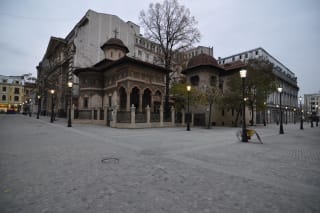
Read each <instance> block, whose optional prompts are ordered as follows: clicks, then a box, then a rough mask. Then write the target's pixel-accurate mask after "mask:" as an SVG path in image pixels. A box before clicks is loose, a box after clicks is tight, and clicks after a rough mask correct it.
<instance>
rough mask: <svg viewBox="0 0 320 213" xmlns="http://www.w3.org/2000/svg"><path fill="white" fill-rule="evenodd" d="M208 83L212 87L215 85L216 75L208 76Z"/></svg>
mask: <svg viewBox="0 0 320 213" xmlns="http://www.w3.org/2000/svg"><path fill="white" fill-rule="evenodd" d="M210 85H211V86H213V87H215V86H216V85H217V77H216V76H211V77H210Z"/></svg>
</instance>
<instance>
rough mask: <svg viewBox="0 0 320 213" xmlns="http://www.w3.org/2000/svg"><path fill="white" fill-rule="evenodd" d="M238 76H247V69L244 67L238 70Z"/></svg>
mask: <svg viewBox="0 0 320 213" xmlns="http://www.w3.org/2000/svg"><path fill="white" fill-rule="evenodd" d="M240 77H241V78H245V77H247V70H245V69H242V70H240Z"/></svg>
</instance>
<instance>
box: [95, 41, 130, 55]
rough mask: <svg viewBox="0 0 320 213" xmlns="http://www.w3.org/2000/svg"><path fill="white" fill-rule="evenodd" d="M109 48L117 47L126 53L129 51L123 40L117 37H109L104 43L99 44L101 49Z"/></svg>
mask: <svg viewBox="0 0 320 213" xmlns="http://www.w3.org/2000/svg"><path fill="white" fill-rule="evenodd" d="M110 48H119V49H121V50H124V51H125V52H126V53H128V52H129V49H128V47H127V46H126V45H124V44H123V42H122V41H121V40H120V39H118V38H110V39H109V40H108V41H107V42H106V43H104V44H103V45H102V46H101V49H103V50H104V49H110Z"/></svg>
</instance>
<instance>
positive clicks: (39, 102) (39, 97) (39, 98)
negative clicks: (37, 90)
mask: <svg viewBox="0 0 320 213" xmlns="http://www.w3.org/2000/svg"><path fill="white" fill-rule="evenodd" d="M40 105H41V96H40V95H38V112H37V119H39V114H40V108H41V106H40Z"/></svg>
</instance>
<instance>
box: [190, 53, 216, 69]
mask: <svg viewBox="0 0 320 213" xmlns="http://www.w3.org/2000/svg"><path fill="white" fill-rule="evenodd" d="M200 65H211V66H215V67H219V64H218V62H217V60H216V59H215V58H214V57H212V56H210V55H207V54H204V53H201V54H200V55H196V56H194V57H192V58H191V59H190V60H189V62H188V65H187V68H191V67H196V66H200Z"/></svg>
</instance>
